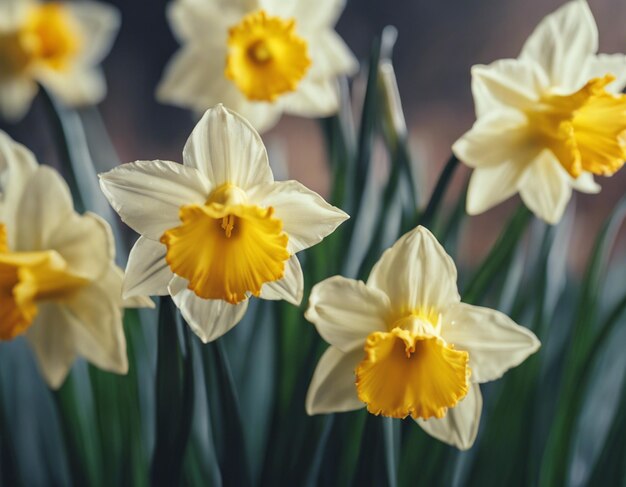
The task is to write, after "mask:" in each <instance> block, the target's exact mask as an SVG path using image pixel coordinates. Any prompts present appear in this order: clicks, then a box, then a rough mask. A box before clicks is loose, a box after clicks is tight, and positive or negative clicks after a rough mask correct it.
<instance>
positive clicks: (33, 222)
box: [15, 166, 74, 251]
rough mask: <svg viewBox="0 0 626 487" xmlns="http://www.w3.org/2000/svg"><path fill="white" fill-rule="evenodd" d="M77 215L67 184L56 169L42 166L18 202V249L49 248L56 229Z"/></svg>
mask: <svg viewBox="0 0 626 487" xmlns="http://www.w3.org/2000/svg"><path fill="white" fill-rule="evenodd" d="M73 215H74V204H73V203H72V196H71V194H70V190H69V188H68V187H67V184H66V183H65V181H64V180H63V178H62V177H61V176H60V175H59V173H58V172H56V171H55V170H54V169H52V168H50V167H48V166H39V167H37V169H36V170H35V172H34V173H33V174H32V176H31V177H30V179H29V180H28V184H27V185H26V187H25V188H24V192H23V193H22V197H21V199H20V202H19V204H18V206H17V209H16V213H15V219H16V227H17V228H16V250H21V251H30V250H48V249H49V247H48V242H49V241H50V239H51V237H52V235H53V233H54V232H55V231H56V230H57V228H58V227H59V226H61V225H62V224H63V223H64V222H66V221H67V220H68V219H69V218H71V217H72V216H73Z"/></svg>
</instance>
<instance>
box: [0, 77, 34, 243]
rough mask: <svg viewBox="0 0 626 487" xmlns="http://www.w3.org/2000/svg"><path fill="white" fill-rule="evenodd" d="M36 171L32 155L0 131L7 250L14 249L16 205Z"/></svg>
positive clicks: (0, 215)
mask: <svg viewBox="0 0 626 487" xmlns="http://www.w3.org/2000/svg"><path fill="white" fill-rule="evenodd" d="M0 90H1V88H0ZM36 170H37V161H36V160H35V156H34V155H33V153H32V152H31V151H30V150H28V149H27V148H26V147H24V146H23V145H22V144H18V143H17V142H15V141H14V140H13V139H11V137H9V136H8V135H7V134H6V133H5V132H3V131H1V130H0V221H2V222H3V223H4V225H6V229H7V234H8V235H7V236H8V244H9V248H13V247H14V241H15V232H14V227H15V225H14V219H15V213H16V211H17V205H18V203H19V201H20V200H21V199H22V194H23V192H24V188H25V187H26V185H27V184H28V181H29V179H30V178H31V176H32V175H33V174H34V173H35V171H36Z"/></svg>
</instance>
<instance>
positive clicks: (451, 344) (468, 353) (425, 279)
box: [306, 227, 539, 449]
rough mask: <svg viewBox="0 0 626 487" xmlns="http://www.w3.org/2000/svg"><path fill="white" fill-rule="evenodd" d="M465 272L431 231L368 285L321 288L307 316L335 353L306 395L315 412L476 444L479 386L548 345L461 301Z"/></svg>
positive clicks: (411, 240)
mask: <svg viewBox="0 0 626 487" xmlns="http://www.w3.org/2000/svg"><path fill="white" fill-rule="evenodd" d="M456 278H457V273H456V267H455V266H454V262H453V261H452V259H451V258H450V257H449V256H448V255H447V254H446V252H445V250H444V249H443V247H441V245H440V244H439V242H437V240H436V239H435V237H434V236H433V235H432V234H431V233H430V232H429V231H428V230H427V229H426V228H424V227H417V228H416V229H415V230H413V231H411V232H409V233H407V234H406V235H404V236H403V237H402V238H400V240H398V242H396V244H395V245H394V246H393V247H392V248H391V249H389V250H387V251H386V252H385V253H384V254H383V256H382V258H381V259H380V261H378V263H377V264H376V265H375V267H374V268H373V270H372V273H371V274H370V276H369V279H368V281H367V283H363V282H361V281H355V280H352V279H346V278H344V277H340V276H335V277H331V278H330V279H326V280H325V281H323V282H321V283H319V284H317V285H316V286H315V287H314V288H313V290H312V292H311V298H310V302H309V308H308V310H307V312H306V318H307V319H308V320H309V321H311V322H312V323H313V324H314V325H315V326H316V328H317V330H318V332H319V333H320V335H322V337H323V338H324V339H325V340H326V341H327V342H328V343H330V345H331V346H330V347H329V348H328V350H327V351H326V352H325V353H324V355H323V356H322V358H321V359H320V362H319V364H318V365H317V369H316V370H315V373H314V375H313V379H312V381H311V385H310V387H309V391H308V394H307V400H306V408H307V412H308V413H309V414H320V413H331V412H340V411H351V410H354V409H358V408H361V407H364V406H366V407H367V409H368V411H369V412H371V413H373V414H377V415H378V414H381V415H384V416H389V417H393V418H405V417H407V416H411V417H412V418H413V419H414V420H415V421H416V422H417V424H419V425H420V426H421V427H422V428H423V429H424V431H426V432H427V433H428V434H430V435H432V436H434V437H435V438H438V439H439V440H441V441H444V442H446V443H449V444H451V445H454V446H456V447H458V448H460V449H467V448H469V447H470V446H471V445H472V444H473V442H474V439H475V438H476V433H477V430H478V423H479V420H480V414H481V408H482V398H481V394H480V388H479V386H478V384H480V383H483V382H487V381H492V380H495V379H498V378H499V377H501V376H502V374H504V372H505V371H506V370H508V369H510V368H511V367H515V366H517V365H518V364H520V363H521V362H523V361H524V360H525V359H526V357H528V356H529V355H530V354H532V353H534V352H535V351H536V350H537V349H538V348H539V341H538V340H537V338H536V337H535V335H533V333H531V332H530V331H529V330H527V329H526V328H523V327H521V326H519V325H517V324H515V323H514V322H513V321H512V320H511V319H510V318H509V317H507V316H506V315H504V314H502V313H500V312H499V311H496V310H493V309H488V308H482V307H479V306H472V305H469V304H464V303H461V302H460V297H459V293H458V291H457V285H456Z"/></svg>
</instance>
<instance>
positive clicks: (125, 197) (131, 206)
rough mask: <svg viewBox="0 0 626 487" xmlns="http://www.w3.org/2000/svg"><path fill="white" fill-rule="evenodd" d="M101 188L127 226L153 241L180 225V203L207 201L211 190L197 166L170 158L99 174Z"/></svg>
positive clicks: (135, 163)
mask: <svg viewBox="0 0 626 487" xmlns="http://www.w3.org/2000/svg"><path fill="white" fill-rule="evenodd" d="M100 187H101V188H102V191H103V193H104V195H105V196H106V198H107V199H108V200H109V203H110V204H111V206H112V207H113V209H114V210H115V211H117V212H118V213H119V215H120V217H121V218H122V221H124V222H125V223H126V224H127V225H128V226H130V227H131V228H132V229H133V230H135V231H136V232H137V233H139V234H141V235H145V236H146V237H148V238H150V239H152V240H159V239H160V238H161V236H162V235H163V232H165V230H168V229H170V228H174V227H177V226H179V225H180V218H179V210H180V207H181V206H184V205H191V204H204V203H205V202H206V199H207V197H208V195H209V193H210V187H209V184H208V182H207V181H206V179H205V178H204V177H203V176H202V174H201V173H200V172H199V171H197V170H196V169H193V168H190V167H185V166H183V165H182V164H176V163H175V162H169V161H138V162H132V163H129V164H123V165H121V166H119V167H116V168H115V169H113V170H112V171H109V172H107V173H104V174H100Z"/></svg>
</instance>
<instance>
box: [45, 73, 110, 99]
mask: <svg viewBox="0 0 626 487" xmlns="http://www.w3.org/2000/svg"><path fill="white" fill-rule="evenodd" d="M37 78H38V80H39V81H40V82H41V84H43V85H44V86H45V87H46V88H48V89H49V90H50V91H51V92H52V94H53V95H54V96H56V97H57V98H59V100H61V101H62V102H63V103H64V104H66V105H68V106H71V107H79V106H87V105H96V104H98V103H100V102H101V101H102V100H104V97H105V96H106V92H107V87H106V81H105V79H104V73H103V72H102V70H101V69H100V68H81V67H79V66H76V67H75V68H74V69H72V70H70V71H54V70H45V71H44V70H41V71H40V72H39V73H38V74H37Z"/></svg>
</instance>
